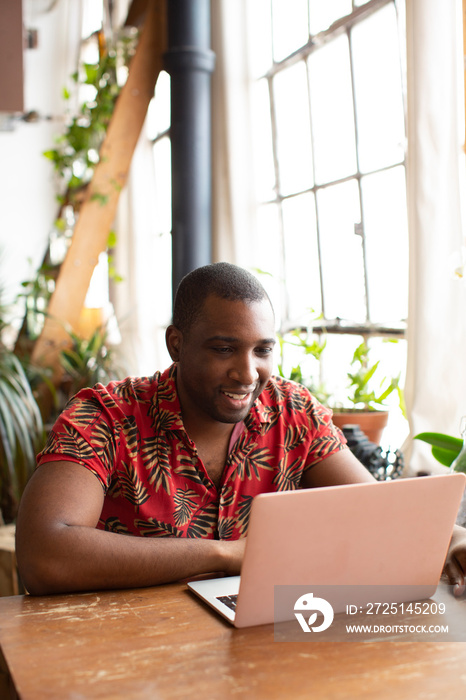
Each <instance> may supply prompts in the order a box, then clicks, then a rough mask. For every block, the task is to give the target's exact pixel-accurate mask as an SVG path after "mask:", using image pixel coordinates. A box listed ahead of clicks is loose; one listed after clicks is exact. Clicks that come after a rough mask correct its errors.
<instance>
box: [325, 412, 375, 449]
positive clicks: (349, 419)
mask: <svg viewBox="0 0 466 700" xmlns="http://www.w3.org/2000/svg"><path fill="white" fill-rule="evenodd" d="M333 422H334V424H335V425H336V426H337V427H338V428H340V429H341V428H343V426H344V425H359V427H360V428H361V430H362V432H363V433H364V434H365V435H367V437H368V438H369V440H370V442H373V443H375V444H376V445H380V440H381V439H382V433H383V431H384V428H385V427H386V425H387V422H388V411H364V410H363V409H349V410H347V411H334V412H333Z"/></svg>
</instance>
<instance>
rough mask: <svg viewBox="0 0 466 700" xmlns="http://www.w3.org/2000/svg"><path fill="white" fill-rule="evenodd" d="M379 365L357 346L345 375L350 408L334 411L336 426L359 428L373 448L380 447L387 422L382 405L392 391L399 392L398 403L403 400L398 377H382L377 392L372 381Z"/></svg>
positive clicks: (367, 349)
mask: <svg viewBox="0 0 466 700" xmlns="http://www.w3.org/2000/svg"><path fill="white" fill-rule="evenodd" d="M379 365H380V360H378V361H377V362H375V363H371V362H370V359H369V346H368V345H367V343H366V342H365V341H363V342H362V343H361V344H360V345H358V347H357V348H356V350H355V351H354V355H353V359H352V361H351V367H354V369H353V370H352V371H349V372H348V373H347V376H348V380H349V384H348V389H347V390H348V394H347V400H348V402H349V403H350V406H349V407H338V408H337V407H334V408H333V422H334V423H335V425H337V426H338V427H339V428H342V427H343V426H344V425H359V427H360V428H361V430H362V431H363V433H365V435H367V437H368V438H369V440H370V441H371V442H374V443H375V444H379V443H380V440H381V437H382V433H383V430H384V428H385V427H386V425H387V422H388V409H387V408H386V404H385V401H386V400H387V399H388V397H389V396H390V395H391V394H392V393H393V392H394V391H398V394H399V398H400V403H402V400H403V397H402V393H401V389H400V386H399V381H400V378H399V376H398V377H390V378H389V377H383V378H382V380H381V381H380V384H379V386H378V391H376V390H375V388H374V382H373V380H374V375H375V373H376V372H377V369H378V368H379Z"/></svg>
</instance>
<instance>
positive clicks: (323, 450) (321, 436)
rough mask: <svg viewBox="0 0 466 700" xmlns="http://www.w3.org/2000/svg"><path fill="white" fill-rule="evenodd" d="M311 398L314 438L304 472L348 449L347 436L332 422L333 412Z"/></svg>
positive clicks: (309, 412)
mask: <svg viewBox="0 0 466 700" xmlns="http://www.w3.org/2000/svg"><path fill="white" fill-rule="evenodd" d="M309 396H310V407H309V409H308V414H309V418H310V422H311V429H312V431H313V437H312V443H311V445H310V448H309V452H308V455H307V459H306V463H305V465H304V470H303V471H306V470H307V469H310V468H311V467H313V466H314V465H315V464H318V463H319V462H321V461H322V460H323V459H325V458H326V457H330V455H332V454H335V453H336V452H340V451H341V450H345V449H348V446H347V444H346V438H345V436H344V435H343V433H342V431H341V430H340V428H337V426H336V425H334V423H333V421H332V415H333V412H332V410H331V409H330V408H327V407H326V406H323V405H322V404H321V403H320V402H319V401H317V399H316V398H315V397H314V396H312V395H309Z"/></svg>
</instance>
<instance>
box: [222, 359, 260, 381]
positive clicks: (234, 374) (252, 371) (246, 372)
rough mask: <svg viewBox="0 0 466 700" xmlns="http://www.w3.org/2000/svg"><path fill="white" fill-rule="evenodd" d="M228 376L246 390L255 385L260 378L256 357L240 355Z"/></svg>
mask: <svg viewBox="0 0 466 700" xmlns="http://www.w3.org/2000/svg"><path fill="white" fill-rule="evenodd" d="M228 376H229V377H230V379H234V380H235V381H237V382H239V384H241V385H242V386H243V387H244V388H246V387H250V386H252V385H253V384H255V383H256V382H257V380H258V378H259V372H258V370H257V366H256V360H255V358H254V356H252V355H249V354H239V353H238V355H236V357H235V358H234V362H233V364H232V366H231V367H230V370H229V372H228Z"/></svg>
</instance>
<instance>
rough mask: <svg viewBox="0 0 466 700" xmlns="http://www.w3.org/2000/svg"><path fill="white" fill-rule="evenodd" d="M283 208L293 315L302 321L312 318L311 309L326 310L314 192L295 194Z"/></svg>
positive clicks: (287, 286) (286, 264) (287, 270)
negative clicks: (321, 277)
mask: <svg viewBox="0 0 466 700" xmlns="http://www.w3.org/2000/svg"><path fill="white" fill-rule="evenodd" d="M282 207H283V229H284V239H285V270H286V291H287V294H288V298H289V314H290V319H291V321H292V322H296V323H297V324H298V323H303V322H306V320H307V319H309V312H310V310H313V311H314V312H316V313H317V314H320V312H321V310H322V305H321V290H320V274H319V251H318V247H317V226H316V211H315V200H314V195H313V194H310V193H307V194H303V195H299V196H298V197H291V198H290V199H286V200H285V201H284V202H283V204H282Z"/></svg>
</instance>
